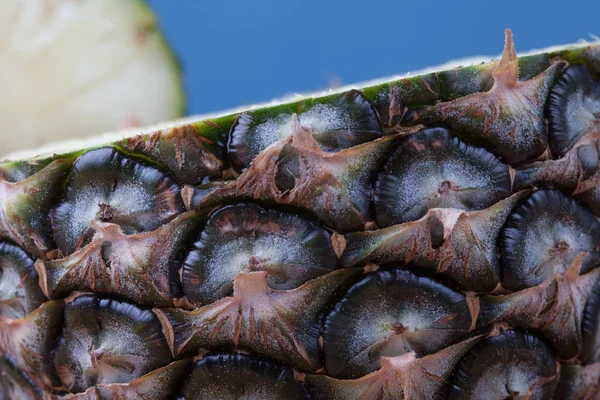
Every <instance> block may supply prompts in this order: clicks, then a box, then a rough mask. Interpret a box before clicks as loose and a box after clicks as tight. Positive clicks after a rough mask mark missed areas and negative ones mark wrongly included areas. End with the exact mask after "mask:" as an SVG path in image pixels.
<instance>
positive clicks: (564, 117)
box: [546, 65, 600, 157]
mask: <svg viewBox="0 0 600 400" xmlns="http://www.w3.org/2000/svg"><path fill="white" fill-rule="evenodd" d="M546 108H547V110H546V112H547V114H548V141H549V145H550V150H551V151H552V155H553V156H555V157H563V156H564V155H565V154H567V152H568V151H569V150H570V149H571V148H573V147H574V146H575V144H576V143H578V142H579V141H581V140H582V139H583V138H585V137H588V136H592V137H597V136H598V132H599V130H600V83H599V82H597V81H595V80H593V79H592V76H591V74H590V72H589V70H588V69H587V68H586V67H585V66H584V65H571V66H569V67H568V68H567V69H565V71H564V72H563V74H562V75H561V76H560V78H558V79H557V81H556V82H555V83H554V85H553V86H552V90H551V91H550V94H549V95H548V104H547V105H546Z"/></svg>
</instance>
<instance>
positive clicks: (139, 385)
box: [57, 358, 192, 400]
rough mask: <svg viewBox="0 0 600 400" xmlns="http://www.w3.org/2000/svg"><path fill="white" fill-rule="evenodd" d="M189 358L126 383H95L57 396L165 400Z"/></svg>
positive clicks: (68, 399) (65, 398)
mask: <svg viewBox="0 0 600 400" xmlns="http://www.w3.org/2000/svg"><path fill="white" fill-rule="evenodd" d="M191 362H192V359H191V358H187V359H184V360H179V361H174V362H172V363H171V364H169V365H167V366H166V367H162V368H158V369H156V370H154V371H152V372H150V373H148V374H146V375H144V376H142V377H140V378H137V379H134V380H132V381H131V382H128V383H113V384H107V385H97V386H94V387H92V388H89V389H88V390H86V391H85V392H83V393H78V394H70V395H66V396H61V397H57V400H58V399H61V400H104V399H114V400H128V399H142V400H146V399H148V400H150V399H151V400H167V399H170V398H172V395H173V391H174V388H176V387H177V384H178V383H179V382H181V380H182V377H183V376H184V374H185V371H186V369H187V367H188V366H189V365H190V363H191Z"/></svg>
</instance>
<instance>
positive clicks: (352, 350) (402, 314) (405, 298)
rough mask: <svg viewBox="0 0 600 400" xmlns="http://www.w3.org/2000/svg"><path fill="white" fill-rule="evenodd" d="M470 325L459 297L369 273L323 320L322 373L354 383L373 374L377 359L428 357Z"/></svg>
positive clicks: (420, 281) (403, 274) (400, 274)
mask: <svg viewBox="0 0 600 400" xmlns="http://www.w3.org/2000/svg"><path fill="white" fill-rule="evenodd" d="M471 320H472V317H471V313H470V311H469V306H468V304H467V301H466V299H465V297H464V295H462V294H461V293H459V292H456V291H454V290H451V289H449V288H447V287H446V286H444V285H442V284H440V283H438V282H435V281H433V280H431V279H429V278H424V277H418V276H416V275H414V274H412V273H410V272H407V271H403V270H393V271H378V272H375V273H371V274H368V275H367V276H366V277H365V278H363V279H362V280H361V281H360V282H358V283H357V284H355V285H354V286H353V287H352V288H351V289H350V290H349V291H348V293H347V294H346V295H345V296H344V297H343V298H342V300H341V301H340V302H339V303H337V304H336V306H335V308H334V309H333V311H332V312H331V313H330V314H329V315H328V316H327V318H326V320H325V324H324V328H323V341H324V347H323V348H324V355H325V368H326V370H327V373H328V375H330V376H334V377H336V378H343V379H348V378H358V377H360V376H363V375H366V374H368V373H370V372H373V371H376V370H377V369H378V368H379V367H380V360H381V357H384V356H387V357H390V356H397V355H401V354H404V353H408V352H411V351H415V352H416V353H418V354H430V353H434V352H436V351H438V350H440V349H442V348H444V347H446V346H448V345H450V344H452V343H454V342H456V341H458V340H460V339H461V338H464V337H465V336H466V335H467V334H468V331H469V328H470V326H471Z"/></svg>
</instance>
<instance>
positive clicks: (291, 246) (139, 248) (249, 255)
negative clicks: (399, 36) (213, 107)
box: [0, 32, 600, 400]
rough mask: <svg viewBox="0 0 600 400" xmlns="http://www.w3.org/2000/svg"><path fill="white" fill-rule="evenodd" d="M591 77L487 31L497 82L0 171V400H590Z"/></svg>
mask: <svg viewBox="0 0 600 400" xmlns="http://www.w3.org/2000/svg"><path fill="white" fill-rule="evenodd" d="M598 79H600V46H599V45H598V44H593V45H582V46H579V47H565V48H560V49H558V50H557V49H553V50H549V51H547V52H544V53H540V54H536V55H530V56H524V57H521V58H518V59H517V57H516V53H515V51H514V46H513V42H512V37H511V34H510V32H507V40H506V47H505V51H504V55H503V57H502V59H501V60H500V61H492V62H491V63H488V64H482V65H476V66H471V67H465V68H458V69H454V70H446V71H440V72H436V73H430V74H426V75H421V76H416V77H408V78H402V79H397V80H391V81H389V82H385V83H381V84H379V85H375V86H367V87H362V88H360V89H352V90H349V91H347V92H341V93H335V94H329V95H326V96H323V97H318V98H315V99H312V98H311V99H304V100H300V101H296V102H294V103H286V104H282V105H276V106H271V107H266V108H259V109H254V110H247V111H245V112H241V113H238V114H234V115H227V116H223V117H219V118H211V119H205V120H202V121H199V122H193V123H189V124H185V125H181V126H175V127H171V128H167V129H164V130H159V131H156V132H153V133H149V134H145V135H139V136H135V137H128V138H125V139H122V140H119V141H116V142H113V143H109V144H106V145H101V146H98V147H92V148H87V149H75V150H74V151H72V152H71V153H64V154H60V155H53V156H49V157H48V156H46V157H37V158H31V159H25V160H16V161H6V162H4V163H2V164H0V236H1V239H0V240H1V241H0V269H1V270H2V275H0V296H2V299H0V300H2V303H0V305H2V307H0V313H2V314H1V315H0V349H2V352H3V354H2V358H0V382H1V384H2V385H3V386H2V388H3V391H0V395H4V396H5V397H9V398H10V397H13V398H14V397H19V396H20V397H21V398H31V399H35V398H42V397H46V398H55V399H114V398H119V399H138V398H152V399H170V398H179V399H238V398H252V399H309V398H315V399H340V400H346V399H362V400H379V399H402V398H404V399H446V398H449V399H515V398H521V399H522V398H527V399H597V398H598V395H599V393H600V325H599V323H600V268H598V267H599V266H600V221H599V220H598V218H599V217H600V162H599V159H600V157H599V152H600V115H599V114H598V95H597V89H598V85H599V81H598ZM15 284H17V289H14V285H15Z"/></svg>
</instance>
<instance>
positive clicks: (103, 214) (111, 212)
mask: <svg viewBox="0 0 600 400" xmlns="http://www.w3.org/2000/svg"><path fill="white" fill-rule="evenodd" d="M98 208H99V210H98V213H97V214H96V215H97V217H98V219H99V220H100V221H102V222H110V221H112V219H113V218H114V217H115V214H116V210H115V209H114V208H113V207H112V206H111V205H110V204H107V203H98Z"/></svg>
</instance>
